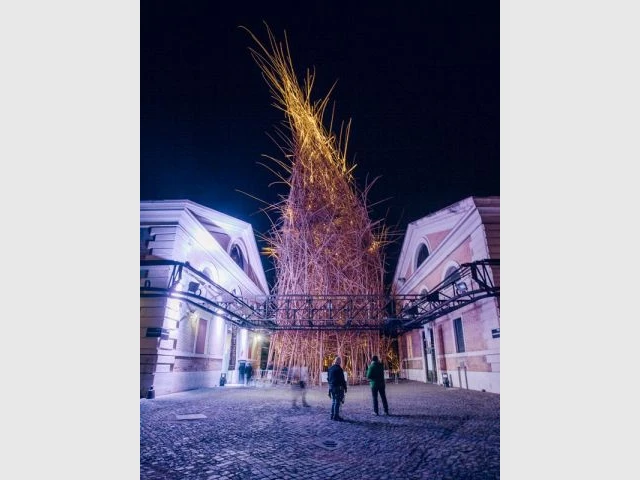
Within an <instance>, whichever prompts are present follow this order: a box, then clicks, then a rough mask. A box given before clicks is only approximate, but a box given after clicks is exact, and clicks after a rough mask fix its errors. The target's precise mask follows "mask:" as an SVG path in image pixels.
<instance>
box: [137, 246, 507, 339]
mask: <svg viewBox="0 0 640 480" xmlns="http://www.w3.org/2000/svg"><path fill="white" fill-rule="evenodd" d="M499 267H500V260H499V259H495V260H494V259H491V260H490V259H486V260H479V261H475V262H471V263H465V264H462V265H461V266H460V268H458V269H457V270H456V271H455V272H453V273H452V274H450V275H449V276H448V277H447V278H446V279H445V280H444V281H443V282H441V283H440V284H439V285H437V286H436V287H435V288H434V289H433V290H432V291H431V292H429V293H428V294H424V295H419V294H418V295H347V294H335V295H304V294H301V295H263V296H255V297H239V296H236V295H234V294H233V293H231V292H229V291H228V290H225V289H224V288H223V287H221V286H220V285H218V284H216V283H215V282H213V281H212V280H211V279H210V278H208V277H207V276H206V275H204V274H203V273H202V272H200V271H198V270H196V269H195V268H193V267H192V266H191V265H189V263H188V262H186V263H182V262H177V261H172V260H141V261H140V271H141V275H140V283H141V285H140V297H141V298H161V297H164V298H174V299H178V300H182V301H184V302H187V303H188V304H190V305H193V306H195V307H197V308H199V309H202V310H204V311H206V312H209V313H211V314H214V315H218V316H220V317H222V318H224V319H225V320H227V321H229V322H231V323H233V324H235V325H237V326H239V327H243V328H247V329H249V330H252V331H260V330H268V331H272V332H274V331H279V330H380V331H382V332H383V333H386V334H388V335H397V334H399V333H401V332H403V331H408V330H412V329H416V328H420V327H422V326H423V325H425V324H426V323H429V322H432V321H434V320H436V319H437V318H439V317H441V316H443V315H446V314H448V313H450V312H453V311H455V310H457V309H459V308H462V307H464V306H465V305H469V304H471V303H474V302H476V301H478V300H480V299H483V298H489V297H496V298H499V297H500V287H499V286H495V285H494V284H493V280H492V278H493V277H492V268H493V269H496V268H499Z"/></svg>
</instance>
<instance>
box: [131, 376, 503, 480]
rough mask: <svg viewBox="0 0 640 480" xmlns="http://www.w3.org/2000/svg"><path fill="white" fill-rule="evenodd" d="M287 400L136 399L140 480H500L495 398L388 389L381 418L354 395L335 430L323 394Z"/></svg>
mask: <svg viewBox="0 0 640 480" xmlns="http://www.w3.org/2000/svg"><path fill="white" fill-rule="evenodd" d="M291 395H292V389H291V387H289V386H286V385H275V386H263V387H259V386H251V387H241V386H236V387H234V386H232V385H227V386H225V387H216V388H209V389H199V390H192V391H188V392H182V393H175V394H170V395H163V396H159V397H156V398H155V399H140V478H141V479H142V480H147V479H148V480H151V479H216V480H217V479H254V480H262V479H274V480H275V479H277V480H286V479H313V480H315V479H318V480H321V479H322V480H324V479H333V478H336V479H341V480H350V479H371V480H376V479H380V480H382V479H389V480H391V479H393V480H398V479H452V480H454V479H455V480H464V479H497V478H500V395H498V394H493V393H486V392H477V391H471V390H463V389H458V388H445V387H442V386H439V385H431V384H424V383H420V382H412V381H400V382H399V383H388V384H387V399H388V400H389V411H390V414H391V415H390V416H384V415H380V416H375V415H373V414H372V411H373V408H372V403H371V394H370V389H369V386H368V385H357V386H350V387H349V390H348V392H347V396H346V399H345V403H344V405H343V406H342V409H341V416H343V417H344V418H345V421H344V422H336V421H332V420H330V418H329V417H330V413H331V400H330V399H329V397H328V396H327V388H325V387H310V388H308V389H307V401H308V403H309V404H310V406H309V407H300V406H299V407H298V408H293V407H292V401H291V398H292V397H291ZM298 405H299V402H298ZM381 412H382V409H381Z"/></svg>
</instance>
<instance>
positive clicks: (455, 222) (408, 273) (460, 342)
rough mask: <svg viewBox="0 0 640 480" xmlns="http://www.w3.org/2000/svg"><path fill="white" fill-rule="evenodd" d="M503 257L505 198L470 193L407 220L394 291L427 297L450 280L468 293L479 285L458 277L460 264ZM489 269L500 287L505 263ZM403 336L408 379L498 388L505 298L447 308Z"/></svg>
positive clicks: (403, 360) (404, 368) (403, 366)
mask: <svg viewBox="0 0 640 480" xmlns="http://www.w3.org/2000/svg"><path fill="white" fill-rule="evenodd" d="M499 258H500V197H469V198H466V199H464V200H461V201H460V202H457V203H455V204H453V205H450V206H448V207H446V208H444V209H442V210H439V211H437V212H435V213H433V214H431V215H427V216H426V217H423V218H421V219H419V220H416V221H415V222H412V223H410V224H409V225H408V227H407V232H406V235H405V238H404V242H403V245H402V250H401V253H400V256H399V260H398V265H397V267H396V270H395V274H394V277H393V285H392V290H393V292H394V293H395V294H398V295H404V294H414V295H429V293H430V292H431V291H432V290H433V289H434V288H435V287H436V286H437V285H442V282H443V281H445V280H448V279H451V287H450V288H451V289H457V288H461V289H462V288H464V289H465V291H467V290H468V289H473V288H475V287H474V285H467V283H465V282H459V283H456V281H455V280H456V279H455V278H454V275H455V274H456V272H457V271H458V270H459V268H460V267H461V266H462V265H463V264H466V263H470V262H475V261H479V260H485V259H499ZM489 275H490V276H491V280H492V282H493V285H495V286H497V287H499V285H500V269H499V266H494V267H490V268H489ZM467 282H469V281H467ZM445 283H448V282H445ZM454 293H455V292H454ZM398 340H399V341H398V346H399V355H400V360H401V363H400V364H401V371H402V373H403V375H404V376H405V378H407V379H410V380H417V381H422V382H430V383H439V384H444V385H448V386H452V387H460V388H468V389H471V390H481V391H487V392H494V393H500V304H499V296H498V297H490V298H483V299H480V300H478V301H475V302H473V303H470V304H468V305H466V306H463V307H461V308H459V309H457V310H455V311H452V312H449V313H448V314H446V315H444V316H441V317H439V318H436V319H435V320H433V321H429V322H428V323H426V324H425V325H424V326H423V327H422V328H420V329H415V330H412V331H409V332H407V333H404V334H403V335H401V337H400V338H399V339H398Z"/></svg>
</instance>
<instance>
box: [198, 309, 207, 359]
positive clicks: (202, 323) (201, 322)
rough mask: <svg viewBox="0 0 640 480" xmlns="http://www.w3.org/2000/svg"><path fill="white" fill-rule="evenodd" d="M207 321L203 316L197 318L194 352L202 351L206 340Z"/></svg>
mask: <svg viewBox="0 0 640 480" xmlns="http://www.w3.org/2000/svg"><path fill="white" fill-rule="evenodd" d="M207 323H208V322H207V321H206V320H205V319H204V318H199V319H198V334H197V336H196V353H204V349H205V343H206V341H207Z"/></svg>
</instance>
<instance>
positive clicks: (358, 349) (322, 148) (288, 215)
mask: <svg viewBox="0 0 640 480" xmlns="http://www.w3.org/2000/svg"><path fill="white" fill-rule="evenodd" d="M249 34H250V35H251V37H252V38H253V40H254V41H255V42H256V44H257V48H256V49H250V51H251V55H252V57H253V59H254V60H255V62H256V63H257V65H258V66H259V67H260V69H261V71H262V73H263V77H264V78H265V80H266V81H267V84H268V85H269V87H270V89H271V94H272V97H273V98H274V100H275V102H276V107H277V108H279V109H280V110H282V111H283V112H284V114H285V118H286V126H287V128H288V133H289V134H290V135H289V138H286V136H285V132H279V134H280V138H281V139H284V143H285V144H284V145H281V149H282V151H283V152H284V156H285V159H286V161H283V160H275V159H273V160H274V162H275V163H276V165H277V166H278V167H280V168H281V169H282V173H280V172H276V171H275V169H271V171H272V172H274V173H275V174H276V175H277V176H278V177H279V178H280V180H282V182H283V183H285V184H286V185H288V187H289V194H288V196H287V197H286V198H283V199H282V201H281V202H279V203H278V204H275V205H271V206H270V208H269V209H270V210H271V211H274V212H276V213H278V214H279V220H277V221H275V222H274V223H273V224H272V230H271V232H270V236H269V238H266V241H267V242H268V244H269V246H268V247H266V248H263V253H265V254H267V255H270V256H271V257H272V258H274V264H275V269H276V286H275V290H276V292H277V293H279V294H312V295H320V294H327V293H331V294H382V293H383V284H382V279H383V275H384V267H383V265H384V262H383V256H382V247H383V246H384V245H385V244H386V243H387V240H386V235H387V231H386V229H385V227H384V226H383V225H382V224H381V222H372V221H371V220H370V219H369V217H368V208H367V205H366V196H367V193H368V190H369V188H370V187H371V185H368V186H366V188H365V189H364V192H361V191H359V190H358V188H357V186H356V184H355V180H354V177H353V171H354V169H355V165H353V166H349V165H347V153H346V152H347V145H348V138H349V133H350V129H351V124H350V122H347V124H346V126H345V125H344V124H343V125H342V126H341V127H340V129H339V132H338V134H337V135H336V134H334V133H332V132H331V130H332V126H333V118H331V123H330V125H329V127H328V128H325V126H324V124H323V117H324V113H325V108H326V106H327V105H328V102H329V94H330V93H331V91H330V92H329V94H327V96H326V97H325V98H323V99H321V100H319V101H312V100H311V90H312V87H313V83H314V79H315V73H312V72H310V71H307V74H306V77H305V81H304V82H303V84H302V85H301V84H300V83H299V82H298V78H297V76H296V74H295V71H294V69H293V61H292V60H291V58H290V55H289V46H288V43H287V40H286V36H285V41H284V45H283V44H282V43H279V42H277V41H276V39H275V37H274V36H273V34H272V33H271V31H270V30H269V28H268V27H267V34H268V40H269V42H268V45H267V46H265V45H263V44H262V43H260V41H259V40H258V39H257V38H256V37H255V35H253V34H252V33H251V32H249ZM301 307H302V305H301ZM362 315H363V316H362V317H355V318H350V319H349V320H350V321H356V322H360V323H364V322H368V321H370V320H368V317H366V314H364V313H363V314H362ZM346 320H347V319H346V318H336V319H335V321H337V322H338V324H340V323H343V324H344V323H345V322H346ZM276 322H277V323H280V324H284V325H286V324H287V323H289V322H292V320H291V319H287V318H285V317H284V316H279V317H277V318H276ZM389 346H390V340H389V339H387V338H383V337H381V336H380V335H378V333H377V332H373V331H372V332H370V333H369V332H355V331H353V332H348V331H334V332H303V331H281V332H277V333H275V334H274V335H273V336H272V337H271V339H270V351H269V361H270V362H273V364H274V367H275V369H276V370H277V369H279V368H281V367H283V366H284V365H296V364H297V365H305V366H307V367H308V368H309V378H310V379H311V381H312V382H314V381H316V382H317V381H318V379H319V378H320V372H321V371H322V365H323V364H326V362H327V359H326V358H321V355H322V354H321V352H324V355H325V356H326V355H333V356H335V355H338V354H339V355H342V356H343V357H345V362H344V363H343V368H346V369H347V371H349V370H351V371H359V372H362V371H363V369H364V368H365V366H366V364H367V363H368V362H369V361H370V358H371V357H372V356H373V355H383V356H386V355H385V354H386V353H387V352H388V351H389ZM274 374H277V371H276V372H274ZM349 377H350V378H354V379H355V378H357V376H356V375H350V376H349Z"/></svg>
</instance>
